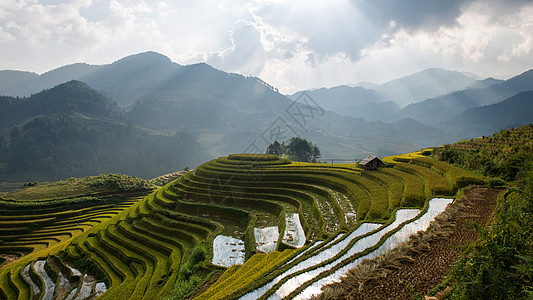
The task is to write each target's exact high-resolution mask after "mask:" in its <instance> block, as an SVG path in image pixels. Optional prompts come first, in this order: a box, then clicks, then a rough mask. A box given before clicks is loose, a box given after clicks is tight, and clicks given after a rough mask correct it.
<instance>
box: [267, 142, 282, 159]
mask: <svg viewBox="0 0 533 300" xmlns="http://www.w3.org/2000/svg"><path fill="white" fill-rule="evenodd" d="M266 154H274V155H277V156H280V155H282V154H284V153H283V147H282V145H281V144H280V143H279V142H278V141H274V143H272V144H270V145H268V148H267V151H266Z"/></svg>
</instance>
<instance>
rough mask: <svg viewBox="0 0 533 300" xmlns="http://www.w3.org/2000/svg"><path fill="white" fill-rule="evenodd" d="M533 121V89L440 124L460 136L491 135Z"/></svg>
mask: <svg viewBox="0 0 533 300" xmlns="http://www.w3.org/2000/svg"><path fill="white" fill-rule="evenodd" d="M532 121H533V91H528V92H521V93H519V94H517V95H514V96H512V97H510V98H508V99H506V100H504V101H501V102H498V103H496V104H491V105H486V106H481V107H476V108H472V109H469V110H466V111H464V112H463V113H461V114H460V115H458V116H456V117H454V118H452V119H450V120H449V121H446V122H444V123H442V124H440V125H439V128H441V129H443V130H444V131H446V132H447V133H449V134H450V135H453V136H456V137H458V138H471V137H478V136H489V135H492V134H494V133H496V132H498V131H500V130H501V129H503V128H511V127H520V126H522V125H524V124H527V123H531V122H532Z"/></svg>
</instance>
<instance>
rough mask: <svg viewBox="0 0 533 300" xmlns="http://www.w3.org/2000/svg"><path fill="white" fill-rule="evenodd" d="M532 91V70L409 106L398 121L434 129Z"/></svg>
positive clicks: (399, 114) (401, 113)
mask: <svg viewBox="0 0 533 300" xmlns="http://www.w3.org/2000/svg"><path fill="white" fill-rule="evenodd" d="M529 90H533V70H529V71H527V72H524V73H522V74H520V75H517V76H515V77H513V78H510V79H508V80H505V81H503V82H500V83H497V84H493V85H490V86H488V87H486V88H481V89H466V90H462V91H458V92H453V93H450V94H447V95H444V96H441V97H436V98H431V99H427V100H425V101H423V102H420V103H415V104H412V105H408V106H407V107H405V108H403V109H402V110H401V111H399V112H398V113H396V114H395V116H394V117H395V118H396V119H402V118H412V119H415V120H417V121H419V122H421V123H424V124H427V125H431V126H435V125H437V124H440V123H442V122H445V121H446V120H448V119H451V118H453V117H454V116H456V115H458V114H460V113H462V112H464V111H466V110H468V109H470V108H475V107H479V106H483V105H490V104H494V103H497V102H500V101H503V100H505V99H506V98H508V97H511V96H513V95H515V94H517V93H520V92H523V91H529Z"/></svg>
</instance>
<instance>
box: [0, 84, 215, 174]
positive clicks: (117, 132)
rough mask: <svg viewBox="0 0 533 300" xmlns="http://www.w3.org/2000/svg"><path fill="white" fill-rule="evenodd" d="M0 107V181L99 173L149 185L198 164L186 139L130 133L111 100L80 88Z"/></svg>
mask: <svg viewBox="0 0 533 300" xmlns="http://www.w3.org/2000/svg"><path fill="white" fill-rule="evenodd" d="M0 108H1V109H0V134H1V136H0V181H3V180H9V181H35V180H39V181H50V180H52V181H53V180H59V179H63V178H68V177H73V176H76V177H79V176H86V175H98V174H101V173H126V174H131V175H136V176H140V177H143V178H146V179H150V178H153V177H156V176H158V175H161V174H164V173H170V172H173V171H176V170H180V169H183V168H185V167H187V166H189V165H192V164H196V163H199V162H201V161H202V160H204V159H205V158H206V154H205V152H204V150H203V149H202V147H201V146H200V145H198V144H197V143H196V141H195V139H194V138H193V137H191V136H190V135H189V134H187V133H184V132H172V133H162V132H158V131H154V130H149V129H145V128H141V127H137V126H134V125H133V124H131V123H128V122H126V121H124V117H123V111H122V109H121V108H119V107H118V106H117V104H116V103H115V102H114V101H113V100H111V99H109V98H107V97H105V96H104V95H102V94H101V93H99V92H97V91H96V90H94V89H92V88H91V87H89V86H88V85H87V84H85V83H82V82H80V81H70V82H67V83H64V84H61V85H58V86H56V87H54V88H52V89H49V90H44V91H42V92H41V93H38V94H34V95H32V96H31V97H28V98H16V97H2V98H0Z"/></svg>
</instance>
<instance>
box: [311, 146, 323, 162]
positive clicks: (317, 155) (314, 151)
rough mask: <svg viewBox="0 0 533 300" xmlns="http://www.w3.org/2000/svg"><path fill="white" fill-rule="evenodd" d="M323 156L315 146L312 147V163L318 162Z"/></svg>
mask: <svg viewBox="0 0 533 300" xmlns="http://www.w3.org/2000/svg"><path fill="white" fill-rule="evenodd" d="M321 156H322V154H321V153H320V149H318V147H317V146H316V145H313V146H312V147H311V162H314V163H316V162H318V160H319V159H320V157H321Z"/></svg>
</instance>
